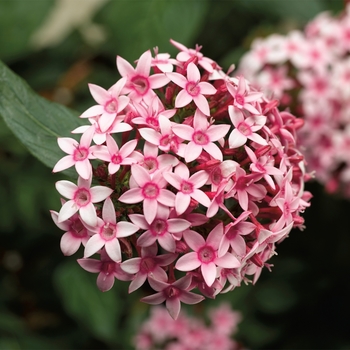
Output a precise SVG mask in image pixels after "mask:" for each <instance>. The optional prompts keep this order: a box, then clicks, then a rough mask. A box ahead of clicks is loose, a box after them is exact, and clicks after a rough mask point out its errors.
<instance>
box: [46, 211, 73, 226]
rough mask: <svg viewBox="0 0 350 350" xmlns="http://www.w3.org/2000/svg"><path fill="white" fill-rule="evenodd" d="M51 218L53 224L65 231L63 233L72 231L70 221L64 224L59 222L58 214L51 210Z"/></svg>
mask: <svg viewBox="0 0 350 350" xmlns="http://www.w3.org/2000/svg"><path fill="white" fill-rule="evenodd" d="M50 214H51V218H52V220H53V222H54V223H55V224H56V226H57V227H58V228H59V229H61V230H63V231H69V229H70V222H69V221H63V222H60V223H59V222H58V213H57V212H56V211H54V210H50Z"/></svg>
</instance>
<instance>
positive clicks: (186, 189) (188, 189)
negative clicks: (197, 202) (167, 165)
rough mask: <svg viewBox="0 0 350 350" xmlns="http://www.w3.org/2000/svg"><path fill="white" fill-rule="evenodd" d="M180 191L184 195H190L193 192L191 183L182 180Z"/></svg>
mask: <svg viewBox="0 0 350 350" xmlns="http://www.w3.org/2000/svg"><path fill="white" fill-rule="evenodd" d="M180 191H181V192H182V193H185V194H191V193H192V192H193V184H192V183H191V182H188V181H185V180H183V181H182V182H181V188H180Z"/></svg>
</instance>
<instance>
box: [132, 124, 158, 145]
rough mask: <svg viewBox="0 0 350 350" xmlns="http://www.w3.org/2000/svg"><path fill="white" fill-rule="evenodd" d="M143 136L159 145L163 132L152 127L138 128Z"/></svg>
mask: <svg viewBox="0 0 350 350" xmlns="http://www.w3.org/2000/svg"><path fill="white" fill-rule="evenodd" d="M138 130H139V133H140V134H141V136H142V137H143V138H144V139H145V140H146V141H148V142H149V143H151V144H153V145H157V146H158V145H159V140H160V139H161V137H162V136H161V134H160V133H159V132H157V131H155V130H154V129H151V128H141V129H138Z"/></svg>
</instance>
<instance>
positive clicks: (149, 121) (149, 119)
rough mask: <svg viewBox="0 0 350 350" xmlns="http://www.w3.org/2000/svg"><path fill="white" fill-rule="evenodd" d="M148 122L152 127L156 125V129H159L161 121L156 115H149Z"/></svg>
mask: <svg viewBox="0 0 350 350" xmlns="http://www.w3.org/2000/svg"><path fill="white" fill-rule="evenodd" d="M146 123H147V124H148V125H150V126H152V127H154V128H155V129H157V128H158V127H159V122H158V119H157V118H154V117H147V118H146Z"/></svg>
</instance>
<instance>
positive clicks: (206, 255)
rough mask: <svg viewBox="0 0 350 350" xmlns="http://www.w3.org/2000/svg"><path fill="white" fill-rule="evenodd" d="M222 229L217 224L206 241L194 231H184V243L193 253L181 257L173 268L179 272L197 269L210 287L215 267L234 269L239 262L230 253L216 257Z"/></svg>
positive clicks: (221, 226) (213, 278)
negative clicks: (199, 269)
mask: <svg viewBox="0 0 350 350" xmlns="http://www.w3.org/2000/svg"><path fill="white" fill-rule="evenodd" d="M223 231H224V227H223V225H222V223H221V224H218V225H217V226H216V227H215V228H214V229H213V230H212V231H210V233H209V235H208V237H207V240H206V241H205V240H204V238H203V236H201V235H200V234H199V233H197V232H195V231H186V235H184V238H185V241H186V243H187V244H188V246H189V247H190V248H191V249H192V250H193V252H190V253H187V254H185V255H184V256H182V257H181V258H180V259H179V260H178V261H177V263H176V265H175V268H176V269H178V270H180V271H192V270H194V269H196V268H198V267H200V268H201V272H202V275H203V278H204V280H205V283H206V284H207V285H208V286H209V287H210V286H211V285H212V284H213V283H214V281H215V278H216V272H217V271H216V267H217V266H221V267H225V268H235V267H238V266H240V262H239V261H238V260H237V258H235V257H234V256H233V255H232V254H231V253H226V254H225V255H223V256H221V257H220V258H219V257H218V249H219V244H220V241H221V239H222V236H223Z"/></svg>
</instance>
